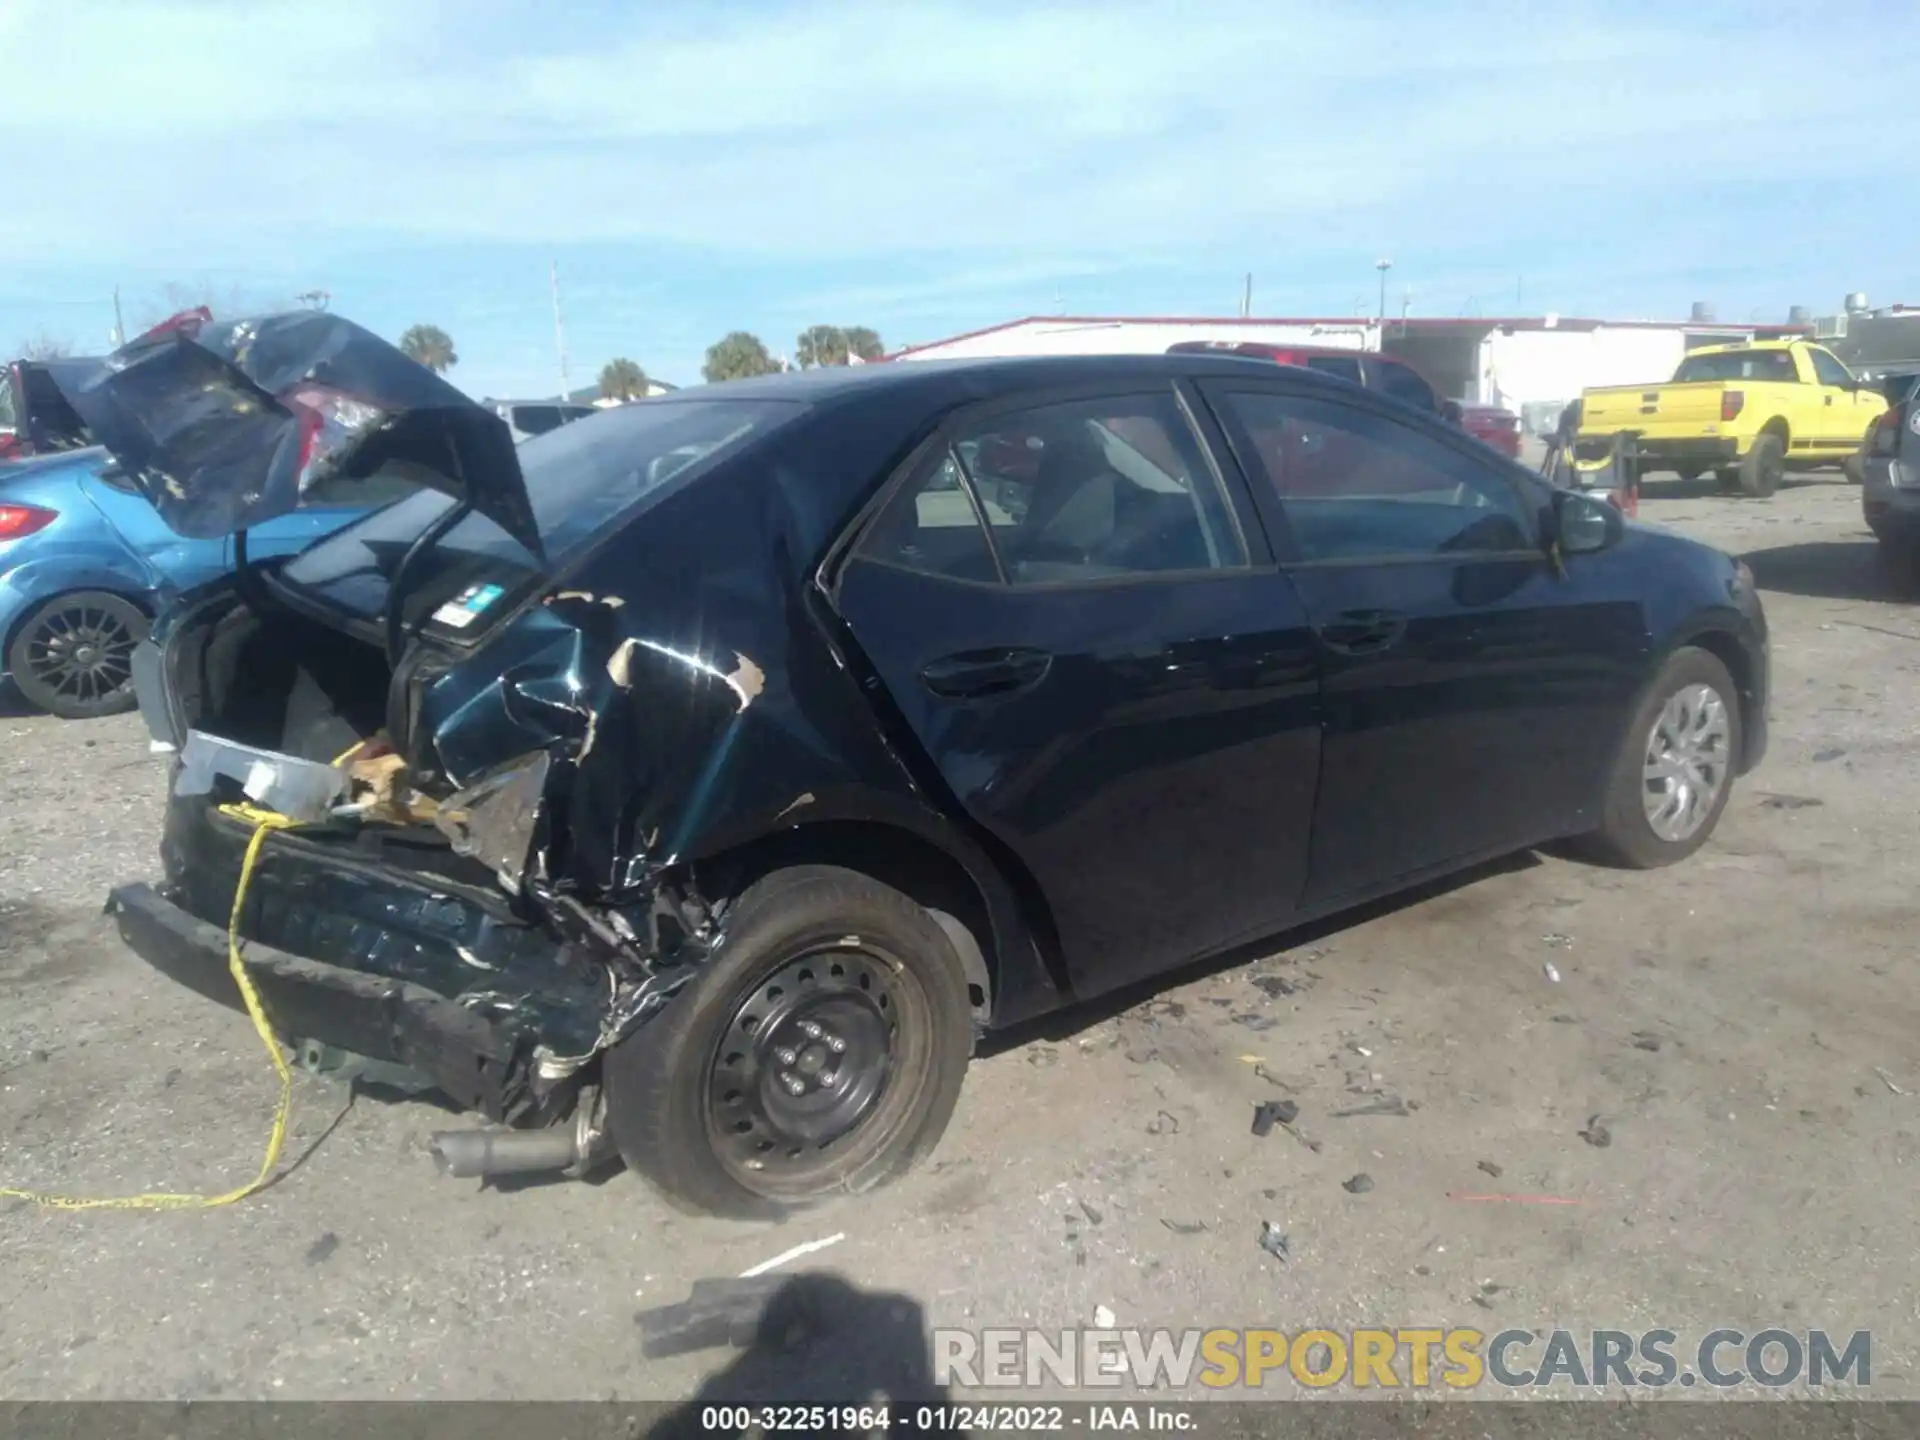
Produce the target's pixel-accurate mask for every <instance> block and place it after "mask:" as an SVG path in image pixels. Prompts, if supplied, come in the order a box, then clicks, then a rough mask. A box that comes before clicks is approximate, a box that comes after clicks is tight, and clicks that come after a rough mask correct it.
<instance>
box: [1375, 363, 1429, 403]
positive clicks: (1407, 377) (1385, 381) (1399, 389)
mask: <svg viewBox="0 0 1920 1440" xmlns="http://www.w3.org/2000/svg"><path fill="white" fill-rule="evenodd" d="M1375 363H1376V364H1377V365H1378V366H1379V368H1380V393H1381V394H1382V395H1385V396H1387V397H1388V398H1389V399H1392V400H1398V401H1399V402H1400V403H1401V404H1402V405H1411V406H1412V407H1413V408H1414V409H1416V410H1424V411H1426V412H1427V413H1428V414H1429V415H1434V414H1438V413H1439V410H1440V402H1439V401H1438V400H1437V399H1436V398H1435V397H1434V393H1433V387H1432V386H1431V385H1429V384H1427V382H1426V381H1425V380H1424V379H1422V378H1421V377H1420V375H1419V373H1418V372H1417V371H1414V370H1410V369H1408V368H1407V367H1406V366H1405V365H1396V364H1394V363H1393V362H1392V361H1391V360H1380V361H1376V362H1375Z"/></svg>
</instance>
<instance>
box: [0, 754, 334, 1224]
mask: <svg viewBox="0 0 1920 1440" xmlns="http://www.w3.org/2000/svg"><path fill="white" fill-rule="evenodd" d="M349 753H351V752H349ZM220 811H221V813H222V814H224V815H231V816H234V817H235V818H236V819H240V820H245V821H248V822H250V823H251V824H252V825H253V827H254V828H253V836H252V838H251V839H249V840H248V841H247V853H246V858H245V859H244V860H242V861H241V862H240V880H239V883H238V884H236V885H235V886H234V891H233V914H232V916H231V917H230V918H229V919H228V921H227V969H228V970H229V971H231V972H232V974H233V981H234V984H236V985H238V986H239V987H240V998H241V999H243V1000H245V1001H246V1002H247V1015H248V1016H249V1018H251V1019H252V1021H253V1029H254V1033H255V1034H257V1035H258V1036H259V1037H260V1043H261V1044H262V1045H264V1046H266V1047H267V1056H268V1058H269V1059H271V1060H272V1061H273V1073H274V1075H275V1076H276V1077H277V1078H278V1079H279V1081H280V1103H279V1104H278V1106H276V1107H275V1109H274V1113H273V1133H272V1134H270V1135H269V1136H268V1137H267V1153H266V1155H265V1157H264V1158H263V1159H262V1160H261V1161H260V1173H259V1174H257V1175H255V1176H254V1177H253V1179H251V1180H249V1181H248V1182H247V1183H246V1184H245V1185H242V1186H241V1187H240V1188H239V1189H237V1190H229V1191H227V1192H226V1193H224V1194H221V1195H172V1194H166V1193H158V1194H150V1195H118V1196H113V1197H109V1198H93V1199H89V1198H87V1197H85V1196H79V1195H46V1194H42V1193H41V1192H40V1191H37V1190H12V1189H0V1196H4V1197H11V1198H12V1199H15V1200H28V1201H31V1202H32V1203H33V1204H35V1205H41V1206H44V1207H46V1208H47V1209H49V1210H211V1209H213V1208H214V1207H215V1206H219V1205H232V1204H234V1203H236V1202H237V1201H241V1200H244V1199H246V1198H247V1197H248V1196H249V1195H251V1194H253V1193H254V1192H255V1191H257V1190H258V1189H260V1187H261V1186H263V1185H265V1184H266V1183H267V1181H268V1180H269V1179H270V1178H271V1177H272V1175H273V1167H274V1166H275V1165H277V1164H278V1163H279V1162H280V1147H281V1146H282V1145H284V1144H285V1143H286V1139H287V1117H288V1115H289V1114H290V1113H291V1112H292V1110H293V1072H292V1071H290V1070H289V1069H288V1068H287V1059H286V1056H285V1055H283V1054H281V1052H280V1042H279V1040H278V1039H276V1038H275V1037H274V1033H273V1026H272V1025H271V1024H270V1023H269V1022H268V1020H267V1012H266V1010H265V1009H264V1008H263V1007H262V1006H261V1004H260V993H259V991H257V990H255V989H254V988H253V979H252V977H251V976H249V975H248V974H247V966H246V962H245V961H244V960H243V959H242V958H241V956H240V915H241V910H242V908H243V907H244V906H245V905H246V901H247V887H248V886H249V885H251V884H252V883H253V868H254V864H255V862H256V861H258V860H259V858H260V852H261V850H262V849H264V848H265V846H266V843H267V836H269V835H271V834H272V833H273V832H274V831H276V830H285V829H287V828H289V827H290V826H292V825H294V824H296V823H297V822H296V821H293V820H290V819H288V818H287V817H286V816H285V815H281V814H279V813H277V812H275V811H272V810H261V809H257V808H256V807H254V806H252V805H222V806H221V807H220Z"/></svg>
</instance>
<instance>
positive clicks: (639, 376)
mask: <svg viewBox="0 0 1920 1440" xmlns="http://www.w3.org/2000/svg"><path fill="white" fill-rule="evenodd" d="M647 389H648V385H647V372H646V371H644V370H642V369H641V368H640V367H639V366H638V365H636V364H635V363H634V362H633V361H631V360H629V359H627V358H626V356H624V355H622V356H620V357H619V358H617V359H614V360H609V361H608V362H607V363H606V364H604V365H602V366H601V367H600V398H601V399H602V400H623V401H624V400H644V399H645V398H646V395H647Z"/></svg>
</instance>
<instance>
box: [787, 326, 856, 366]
mask: <svg viewBox="0 0 1920 1440" xmlns="http://www.w3.org/2000/svg"><path fill="white" fill-rule="evenodd" d="M793 358H794V359H795V360H796V361H798V362H799V365H800V368H801V369H802V370H811V369H813V367H814V366H816V365H844V364H846V363H847V337H846V333H845V332H844V331H842V330H841V328H840V327H839V326H838V325H809V326H808V327H807V328H806V329H805V330H802V331H801V332H800V336H799V338H798V339H796V340H795V341H794V342H793Z"/></svg>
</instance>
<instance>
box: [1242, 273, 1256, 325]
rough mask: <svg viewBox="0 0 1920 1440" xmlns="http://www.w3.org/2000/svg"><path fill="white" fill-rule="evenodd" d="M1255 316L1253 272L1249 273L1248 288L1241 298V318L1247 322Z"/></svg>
mask: <svg viewBox="0 0 1920 1440" xmlns="http://www.w3.org/2000/svg"><path fill="white" fill-rule="evenodd" d="M1252 314H1253V272H1252V271H1251V270H1249V271H1248V272H1247V288H1246V290H1245V291H1244V292H1243V293H1242V294H1241V296H1240V318H1241V319H1242V320H1245V319H1247V318H1249V317H1250V316H1251V315H1252Z"/></svg>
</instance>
